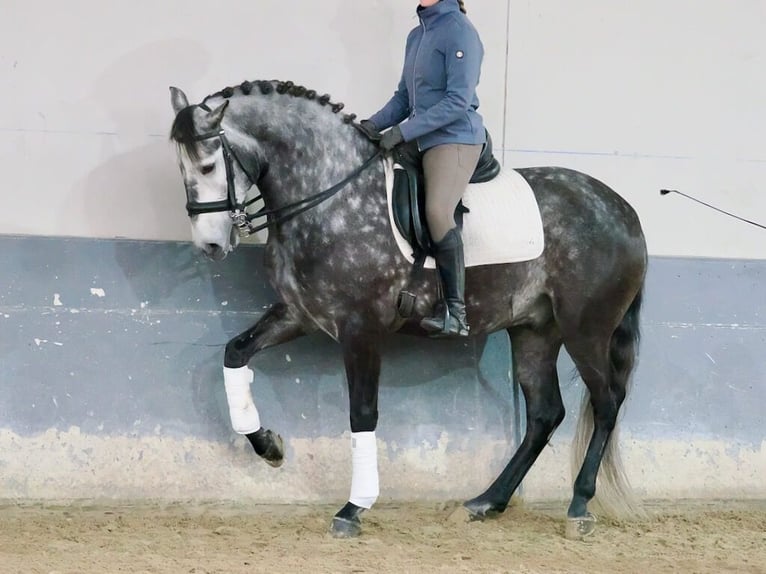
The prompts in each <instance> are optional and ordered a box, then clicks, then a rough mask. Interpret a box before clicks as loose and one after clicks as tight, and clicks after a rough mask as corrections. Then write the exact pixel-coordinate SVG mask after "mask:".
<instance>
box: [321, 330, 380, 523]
mask: <svg viewBox="0 0 766 574" xmlns="http://www.w3.org/2000/svg"><path fill="white" fill-rule="evenodd" d="M340 342H341V345H342V348H343V361H344V363H345V367H346V379H347V381H348V394H349V403H350V409H349V410H350V415H351V464H352V474H351V494H350V495H349V499H348V503H347V504H346V505H345V506H344V507H343V508H342V509H341V510H340V511H339V512H338V513H337V514H336V515H335V517H334V518H333V521H332V528H331V531H332V534H333V536H335V537H338V538H349V537H353V536H358V535H359V534H360V533H361V529H362V521H361V519H360V517H361V515H362V513H363V512H364V511H365V510H368V509H370V508H372V505H373V504H374V503H375V501H376V500H377V498H378V494H379V492H380V490H379V486H378V484H379V483H378V447H377V442H376V439H375V427H376V426H377V424H378V377H379V376H380V342H381V341H380V335H379V334H378V333H370V332H365V331H363V330H361V329H357V328H354V329H349V330H347V331H346V332H344V334H343V337H342V338H341V341H340Z"/></svg>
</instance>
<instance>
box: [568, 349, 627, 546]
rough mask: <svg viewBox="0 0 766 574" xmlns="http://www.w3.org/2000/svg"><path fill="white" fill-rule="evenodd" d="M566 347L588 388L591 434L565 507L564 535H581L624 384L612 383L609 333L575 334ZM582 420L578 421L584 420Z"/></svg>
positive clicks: (589, 526) (587, 526) (589, 523)
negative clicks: (566, 518) (566, 520)
mask: <svg viewBox="0 0 766 574" xmlns="http://www.w3.org/2000/svg"><path fill="white" fill-rule="evenodd" d="M566 348H567V351H568V352H569V354H570V356H571V357H572V360H573V361H574V363H575V365H576V366H577V370H578V371H579V373H580V376H581V377H582V380H583V382H584V383H585V385H586V387H587V388H588V391H589V392H590V403H591V406H592V409H593V434H592V436H591V439H590V442H589V444H588V449H587V451H586V454H585V458H584V460H583V462H582V466H581V468H580V472H579V473H578V475H577V478H576V479H575V483H574V495H573V497H572V502H571V504H570V505H569V510H568V511H567V517H568V518H569V519H570V520H569V523H568V524H567V537H570V538H582V537H583V536H587V535H588V534H591V533H592V532H593V528H594V526H595V518H594V517H593V515H592V514H590V513H589V512H588V502H590V500H591V499H592V498H593V497H594V496H595V494H596V476H597V475H598V471H599V467H600V465H601V461H602V458H603V457H604V453H605V451H606V448H607V444H608V441H609V437H610V435H611V434H612V431H613V430H614V428H615V426H616V424H617V413H618V412H619V410H620V405H622V402H623V400H624V399H625V391H626V387H625V385H624V384H613V381H612V379H613V377H612V366H611V362H610V358H609V337H607V336H594V337H577V338H575V340H574V341H567V342H566ZM584 423H586V421H582V420H581V421H580V423H579V424H581V425H582V424H584Z"/></svg>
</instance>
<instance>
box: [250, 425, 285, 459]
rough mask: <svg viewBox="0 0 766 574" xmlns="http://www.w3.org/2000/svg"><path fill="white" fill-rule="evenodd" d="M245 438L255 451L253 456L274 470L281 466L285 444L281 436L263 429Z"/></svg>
mask: <svg viewBox="0 0 766 574" xmlns="http://www.w3.org/2000/svg"><path fill="white" fill-rule="evenodd" d="M246 436H247V440H249V441H250V444H251V445H252V447H253V449H254V450H255V454H257V455H258V456H260V457H261V458H262V459H263V460H265V461H266V462H267V463H268V464H269V465H271V466H273V467H275V468H277V467H280V466H282V463H283V462H284V461H285V443H284V441H283V440H282V437H281V436H279V435H278V434H277V433H275V432H274V431H272V430H266V429H264V428H260V429H258V430H257V431H255V432H253V433H250V434H248V435H246Z"/></svg>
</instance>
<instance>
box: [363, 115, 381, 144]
mask: <svg viewBox="0 0 766 574" xmlns="http://www.w3.org/2000/svg"><path fill="white" fill-rule="evenodd" d="M359 131H360V132H362V133H363V134H364V135H366V136H367V138H368V139H369V140H370V141H374V142H379V141H380V138H381V134H380V130H378V128H377V127H376V126H375V124H374V123H372V122H371V121H370V120H362V121H361V122H359Z"/></svg>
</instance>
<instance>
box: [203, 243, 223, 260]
mask: <svg viewBox="0 0 766 574" xmlns="http://www.w3.org/2000/svg"><path fill="white" fill-rule="evenodd" d="M202 252H203V253H204V254H205V256H206V257H208V258H209V259H212V260H213V261H221V260H223V259H225V258H226V254H227V253H228V250H226V249H224V248H223V247H221V246H220V245H218V244H217V243H206V244H205V246H204V247H202Z"/></svg>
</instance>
